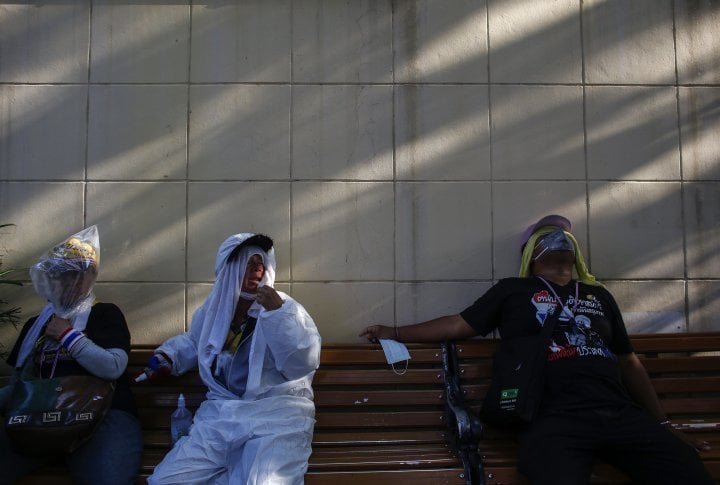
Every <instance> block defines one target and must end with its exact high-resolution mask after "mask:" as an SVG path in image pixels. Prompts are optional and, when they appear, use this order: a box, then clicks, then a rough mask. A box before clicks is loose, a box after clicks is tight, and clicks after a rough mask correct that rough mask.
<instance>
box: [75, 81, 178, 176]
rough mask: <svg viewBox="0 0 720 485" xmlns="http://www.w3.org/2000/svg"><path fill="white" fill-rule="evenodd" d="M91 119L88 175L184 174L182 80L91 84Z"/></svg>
mask: <svg viewBox="0 0 720 485" xmlns="http://www.w3.org/2000/svg"><path fill="white" fill-rule="evenodd" d="M89 125H90V126H89V129H88V178H90V179H93V180H118V179H119V180H168V179H169V180H173V179H184V178H185V173H186V166H187V163H186V160H187V155H186V149H187V88H185V87H184V86H127V85H101V86H91V87H90V121H89Z"/></svg>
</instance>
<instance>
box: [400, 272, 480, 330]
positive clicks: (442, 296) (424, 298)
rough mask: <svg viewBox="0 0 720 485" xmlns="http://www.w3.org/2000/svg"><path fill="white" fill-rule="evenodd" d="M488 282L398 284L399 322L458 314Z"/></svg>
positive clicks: (475, 298)
mask: <svg viewBox="0 0 720 485" xmlns="http://www.w3.org/2000/svg"><path fill="white" fill-rule="evenodd" d="M490 286H492V283H491V282H489V281H488V282H479V281H462V282H427V283H399V284H398V285H397V321H398V325H409V324H412V323H419V322H424V321H427V320H430V319H433V318H437V317H441V316H443V315H455V314H457V313H460V312H461V311H463V310H464V309H466V308H467V307H469V306H470V305H472V304H473V303H474V302H475V300H477V299H478V298H480V297H481V296H482V295H483V294H484V293H485V292H486V291H487V290H488V289H490Z"/></svg>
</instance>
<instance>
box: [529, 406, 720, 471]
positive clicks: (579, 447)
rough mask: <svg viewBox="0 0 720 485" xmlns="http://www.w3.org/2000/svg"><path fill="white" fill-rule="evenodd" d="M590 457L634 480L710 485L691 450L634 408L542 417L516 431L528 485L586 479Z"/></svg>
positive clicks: (589, 469) (698, 460)
mask: <svg viewBox="0 0 720 485" xmlns="http://www.w3.org/2000/svg"><path fill="white" fill-rule="evenodd" d="M595 458H599V459H600V460H602V461H605V462H607V463H609V464H611V465H613V466H615V467H617V468H619V469H620V470H622V471H624V472H625V473H627V474H628V476H630V478H631V479H632V480H633V482H634V483H644V484H648V485H650V484H652V485H661V484H673V485H677V484H693V485H702V484H708V485H711V484H715V481H714V480H713V479H712V477H710V475H709V473H708V472H707V470H706V469H705V467H704V465H703V463H702V461H701V460H700V458H699V456H698V454H697V452H696V451H695V449H694V448H692V447H691V446H689V445H688V444H686V443H684V442H683V441H682V440H680V439H678V438H677V437H676V436H675V435H673V433H672V432H670V431H669V430H668V429H667V428H665V427H664V426H661V425H660V424H658V423H657V421H656V420H654V419H653V418H651V417H650V416H649V415H647V414H646V413H644V412H642V411H641V410H639V409H636V408H634V407H629V406H628V407H626V408H623V409H620V410H612V411H583V412H575V413H572V414H562V415H544V416H541V417H539V418H538V419H537V420H536V421H535V422H533V424H532V425H531V426H530V427H529V428H528V429H527V430H525V431H524V432H522V433H521V435H520V448H519V451H518V468H519V470H520V472H521V473H523V474H524V475H526V476H527V477H528V478H529V479H530V481H531V483H532V484H533V485H542V484H553V485H562V484H567V485H580V484H584V483H589V482H590V474H591V471H592V465H593V462H594V460H595Z"/></svg>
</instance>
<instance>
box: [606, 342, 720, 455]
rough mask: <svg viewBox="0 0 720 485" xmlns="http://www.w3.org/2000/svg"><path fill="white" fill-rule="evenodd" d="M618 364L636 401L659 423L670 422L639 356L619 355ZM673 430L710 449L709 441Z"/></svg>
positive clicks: (689, 442) (679, 435)
mask: <svg viewBox="0 0 720 485" xmlns="http://www.w3.org/2000/svg"><path fill="white" fill-rule="evenodd" d="M618 364H619V365H620V375H621V376H622V380H623V382H624V383H625V387H626V388H627V390H628V392H629V393H630V397H632V398H633V399H634V400H635V402H637V403H638V404H639V405H640V406H642V407H643V408H644V409H645V410H646V411H647V412H648V413H650V415H651V416H653V417H654V418H655V419H657V420H658V423H663V422H666V421H667V422H668V424H669V421H668V419H667V415H666V414H665V412H664V411H663V409H662V406H661V405H660V401H659V400H658V397H657V394H656V393H655V388H654V387H653V385H652V382H650V377H649V376H648V373H647V371H646V370H645V367H644V366H643V365H642V362H640V359H639V358H638V356H637V355H636V354H635V353H634V352H631V353H629V354H624V355H618ZM670 429H671V430H672V432H673V433H674V434H675V435H677V436H678V437H679V438H680V439H682V440H683V441H685V442H686V443H688V444H689V445H691V446H693V447H694V448H695V449H697V450H703V451H706V450H709V449H710V444H709V443H708V442H707V441H703V440H697V439H693V438H692V437H690V436H688V435H686V434H685V433H683V432H681V431H678V430H674V429H673V428H672V427H671V428H670Z"/></svg>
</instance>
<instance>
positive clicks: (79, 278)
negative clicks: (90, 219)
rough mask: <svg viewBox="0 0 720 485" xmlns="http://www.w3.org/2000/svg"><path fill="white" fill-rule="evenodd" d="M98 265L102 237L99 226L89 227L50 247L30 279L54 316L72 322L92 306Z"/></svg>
mask: <svg viewBox="0 0 720 485" xmlns="http://www.w3.org/2000/svg"><path fill="white" fill-rule="evenodd" d="M99 266H100V238H99V236H98V230H97V226H90V227H88V228H87V229H83V230H82V231H80V232H78V233H77V234H73V235H72V236H70V237H69V238H67V239H66V240H65V241H63V242H61V243H60V244H58V245H56V246H53V247H52V248H50V250H49V251H48V252H47V253H46V254H45V255H44V256H42V257H41V258H40V260H39V261H38V262H37V263H35V264H34V265H33V266H32V267H31V268H30V279H31V280H32V283H33V287H34V288H35V291H36V292H37V294H38V295H40V296H42V297H43V298H45V299H47V300H48V301H49V302H50V303H52V304H53V306H54V309H55V313H57V314H58V315H59V316H60V317H62V318H68V319H70V318H73V317H74V316H75V315H77V314H79V313H81V312H82V311H84V310H86V309H88V308H90V307H91V306H92V304H93V302H94V300H95V296H94V295H93V291H92V290H93V287H94V286H95V280H96V279H97V275H98V269H99Z"/></svg>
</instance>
